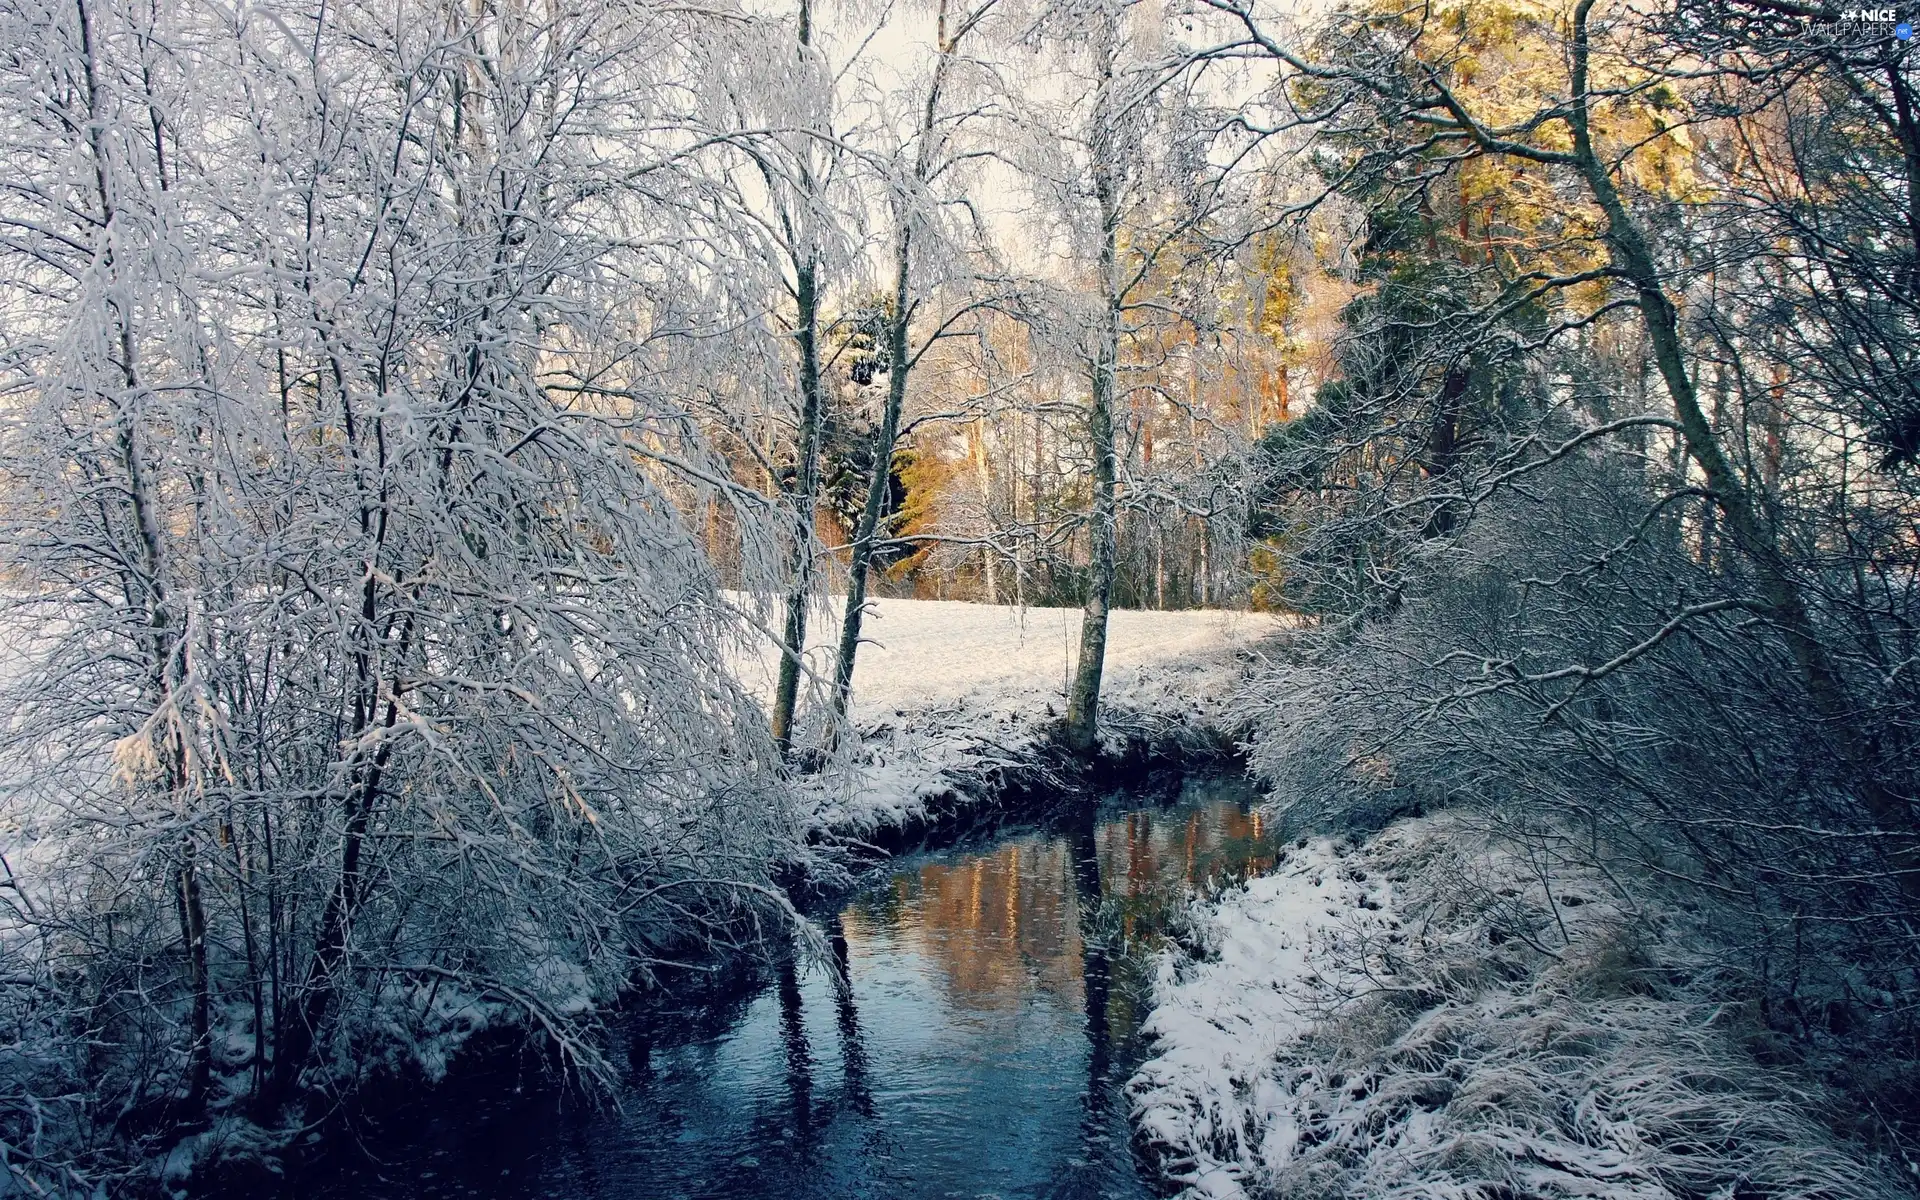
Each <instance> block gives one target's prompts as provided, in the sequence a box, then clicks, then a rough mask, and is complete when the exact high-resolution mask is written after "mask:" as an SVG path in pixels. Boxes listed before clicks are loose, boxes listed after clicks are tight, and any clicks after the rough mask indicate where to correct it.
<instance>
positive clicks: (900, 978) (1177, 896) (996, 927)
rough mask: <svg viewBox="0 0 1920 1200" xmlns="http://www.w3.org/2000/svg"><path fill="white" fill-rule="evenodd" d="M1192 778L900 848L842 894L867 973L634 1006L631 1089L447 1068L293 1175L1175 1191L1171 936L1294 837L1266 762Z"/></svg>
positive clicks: (386, 1183)
mask: <svg viewBox="0 0 1920 1200" xmlns="http://www.w3.org/2000/svg"><path fill="white" fill-rule="evenodd" d="M1173 793H1174V794H1173V795H1172V796H1171V797H1170V798H1169V797H1168V796H1166V795H1165V794H1162V795H1160V796H1158V797H1156V796H1152V795H1148V794H1145V793H1142V792H1137V791H1136V792H1124V793H1121V794H1118V795H1115V796H1111V797H1109V798H1107V799H1106V800H1105V801H1103V802H1102V803H1101V804H1100V805H1098V806H1097V807H1083V808H1081V809H1079V810H1078V811H1076V812H1074V813H1071V814H1069V815H1065V816H1062V817H1060V818H1058V819H1056V820H1054V821H1051V822H1048V823H1046V824H1043V825H1039V826H1034V825H1026V826H1019V827H1010V828H1003V829H1000V830H997V831H995V832H993V833H992V834H990V835H987V836H985V837H980V838H976V839H974V840H972V841H971V842H969V843H968V844H964V845H961V846H956V847H952V848H949V849H945V850H939V851H930V852H922V853H916V854H911V855H906V856H902V857H899V858H895V859H892V860H890V861H888V862H886V863H884V864H882V865H881V866H879V867H877V868H875V869H874V871H873V872H872V873H871V874H870V875H869V876H868V878H867V880H866V882H865V886H863V887H862V888H861V889H859V890H858V891H856V892H854V893H853V894H851V895H850V896H848V897H846V898H845V899H844V900H843V901H842V902H841V903H840V906H839V908H838V909H837V911H833V912H831V913H826V914H822V915H821V916H820V918H819V919H820V920H821V921H822V923H823V924H824V925H825V926H826V928H827V931H828V935H829V942H830V945H831V947H832V952H833V955H834V957H835V958H836V959H838V960H839V961H840V962H841V964H842V965H843V968H844V973H845V977H846V979H847V981H848V983H847V985H846V986H842V985H840V984H839V982H838V981H837V980H836V979H835V977H834V973H833V972H831V971H829V970H826V969H825V968H824V966H822V965H819V964H814V965H811V966H810V965H808V964H806V963H804V962H803V963H799V964H797V965H796V964H788V965H787V966H785V967H783V968H781V969H779V970H776V971H770V972H769V975H770V976H771V977H770V978H768V979H767V980H765V981H763V982H762V984H761V985H760V986H759V987H758V988H757V989H749V990H747V991H745V992H743V993H742V994H739V995H736V996H734V997H732V998H731V999H730V1000H729V1001H727V1002H724V1003H714V1002H708V1003H705V1004H702V1005H696V1006H688V1007H683V1008H679V1009H673V1010H668V1011H665V1012H656V1013H652V1014H649V1015H647V1016H644V1017H636V1018H634V1020H633V1022H632V1025H631V1028H630V1029H629V1030H628V1034H629V1037H630V1039H631V1040H630V1054H629V1064H628V1066H627V1069H626V1070H625V1072H624V1078H623V1081H622V1086H621V1089H620V1094H619V1096H618V1105H617V1108H616V1107H610V1106H606V1105H599V1106H594V1105H589V1104H584V1103H581V1102H580V1101H579V1100H578V1099H576V1098H569V1097H567V1096H564V1095H561V1094H558V1093H557V1092H556V1091H555V1090H554V1089H552V1088H551V1087H539V1086H536V1085H534V1084H532V1083H531V1082H529V1083H527V1084H525V1085H524V1086H521V1085H519V1084H517V1083H516V1082H515V1080H514V1079H513V1078H512V1077H507V1078H504V1079H497V1080H495V1083H494V1086H489V1087H484V1088H477V1087H474V1086H473V1085H472V1084H471V1083H469V1084H467V1085H466V1087H465V1088H464V1089H463V1088H460V1087H456V1088H453V1089H442V1090H441V1092H430V1093H428V1094H426V1095H425V1096H423V1097H422V1099H421V1100H420V1102H419V1105H418V1107H417V1108H414V1109H411V1110H408V1109H402V1110H398V1111H395V1112H393V1113H392V1114H390V1115H389V1116H388V1117H387V1118H385V1119H384V1120H383V1121H382V1122H380V1124H379V1127H377V1128H372V1129H369V1130H368V1131H367V1136H365V1137H364V1138H363V1139H362V1140H361V1142H360V1143H359V1144H358V1146H357V1148H350V1149H346V1150H343V1151H342V1152H339V1153H334V1154H329V1155H328V1156H327V1157H328V1159H329V1160H330V1161H331V1162H332V1163H334V1164H335V1167H334V1170H332V1171H330V1172H328V1173H327V1177H325V1178H319V1177H316V1176H315V1175H314V1174H313V1173H312V1172H305V1173H303V1174H304V1175H305V1177H304V1178H301V1179H290V1180H289V1181H288V1183H289V1184H290V1185H291V1186H292V1188H293V1189H294V1190H297V1191H298V1192H299V1193H300V1194H304V1195H322V1196H336V1197H346V1196H354V1197H365V1198H367V1200H386V1198H392V1200H401V1198H402V1197H406V1198H415V1197H418V1198H421V1200H427V1198H433V1197H485V1198H487V1200H496V1198H497V1200H522V1198H526V1200H531V1198H533V1197H552V1198H554V1200H602V1198H604V1200H615V1198H619V1200H680V1198H685V1200H694V1198H701V1200H707V1198H714V1200H718V1198H727V1200H740V1198H758V1197H782V1198H801V1197H822V1198H825V1197H833V1198H835V1200H847V1198H852V1197H872V1198H874V1200H909V1198H919V1197H928V1198H932V1197H970V1198H971V1197H1006V1198H1009V1200H1011V1198H1013V1197H1036V1198H1038V1197H1047V1198H1056V1197H1058V1198H1065V1197H1074V1198H1089V1200H1090V1198H1093V1197H1103V1198H1104V1197H1148V1196H1152V1195H1155V1194H1156V1192H1155V1189H1154V1187H1153V1186H1152V1183H1151V1181H1150V1179H1149V1178H1148V1176H1147V1174H1146V1173H1145V1172H1143V1170H1142V1166H1141V1164H1140V1163H1139V1162H1138V1161H1137V1160H1136V1155H1135V1153H1134V1151H1133V1149H1132V1145H1131V1140H1130V1136H1129V1132H1130V1131H1129V1126H1128V1119H1127V1116H1128V1114H1127V1105H1126V1098H1125V1095H1124V1093H1123V1090H1122V1089H1123V1086H1124V1084H1125V1082H1126V1079H1127V1077H1128V1076H1129V1075H1130V1074H1131V1073H1132V1072H1133V1070H1134V1068H1135V1067H1136V1066H1137V1065H1138V1064H1139V1062H1140V1061H1141V1058H1142V1056H1143V1054H1144V1051H1145V1047H1144V1046H1143V1045H1142V1044H1141V1042H1142V1039H1141V1038H1140V1037H1139V1034H1138V1027H1139V1022H1140V1020H1141V1019H1142V1017H1144V1015H1145V1012H1146V985H1147V981H1148V977H1149V972H1150V968H1151V962H1152V954H1153V951H1154V950H1155V949H1157V947H1158V945H1159V944H1160V940H1161V938H1162V936H1163V931H1164V930H1165V928H1166V923H1167V921H1168V919H1169V918H1170V917H1172V916H1174V915H1175V914H1177V913H1178V912H1179V911H1180V910H1181V909H1182V907H1183V906H1184V901H1185V897H1186V896H1188V895H1189V894H1191V892H1192V891H1195V890H1204V889H1207V888H1209V887H1212V886H1217V885H1219V884H1221V883H1225V882H1229V881H1237V880H1239V879H1241V878H1245V877H1246V876H1247V875H1248V874H1250V873H1253V872H1255V871H1258V870H1260V869H1263V868H1264V867H1266V866H1269V865H1270V864H1271V862H1272V850H1273V847H1272V845H1271V844H1270V843H1269V840H1268V839H1267V837H1265V836H1264V831H1263V829H1262V827H1261V822H1260V820H1259V818H1258V816H1257V815H1255V814H1252V813H1250V811H1249V801H1250V799H1251V793H1250V791H1249V789H1248V788H1247V786H1246V784H1245V781H1244V780H1241V779H1239V778H1237V777H1235V778H1206V777H1189V778H1187V779H1186V780H1184V781H1182V782H1181V783H1179V784H1178V785H1176V786H1175V788H1174V789H1173ZM448 1091H451V1092H453V1093H454V1094H442V1093H444V1092H448ZM463 1092H464V1093H470V1094H462V1093H463ZM344 1160H352V1161H344Z"/></svg>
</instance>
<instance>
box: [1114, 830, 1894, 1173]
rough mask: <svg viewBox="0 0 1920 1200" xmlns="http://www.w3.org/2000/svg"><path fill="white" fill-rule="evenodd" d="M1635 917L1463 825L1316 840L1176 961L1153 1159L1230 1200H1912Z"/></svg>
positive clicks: (1148, 1077)
mask: <svg viewBox="0 0 1920 1200" xmlns="http://www.w3.org/2000/svg"><path fill="white" fill-rule="evenodd" d="M1615 894H1616V893H1615V892H1614V890H1613V889H1612V888H1611V886H1610V885H1609V881H1608V880H1607V879H1605V878H1602V877H1600V876H1599V875H1598V874H1597V873H1594V872H1590V871H1580V870H1576V869H1570V868H1567V867H1566V866H1565V865H1564V864H1560V863H1555V862H1553V861H1552V859H1551V856H1548V855H1536V854H1531V853H1527V852H1524V851H1522V850H1520V849H1517V848H1516V847H1515V846H1514V844H1512V843H1509V842H1499V843H1496V842H1494V841H1492V840H1491V839H1488V838H1486V837H1485V836H1483V835H1482V834H1480V833H1479V832H1477V831H1476V830H1475V829H1474V828H1473V827H1472V825H1471V823H1470V822H1469V821H1467V820H1466V819H1463V818H1461V817H1459V816H1457V815H1442V816H1438V817H1428V818H1420V819H1414V820H1406V821H1402V822H1399V823H1397V824H1395V825H1393V826H1391V827H1389V828H1388V829H1387V830H1385V831H1384V832H1382V833H1380V834H1378V835H1376V836H1375V837H1374V838H1372V839H1371V840H1369V841H1367V842H1365V843H1363V844H1360V845H1357V846H1354V845H1350V844H1347V843H1342V842H1339V841H1334V840H1329V839H1315V840H1306V839H1303V840H1302V841H1301V842H1299V843H1297V844H1296V845H1295V846H1294V848H1293V849H1291V850H1290V851H1289V852H1288V855H1287V857H1286V859H1285V860H1284V861H1283V862H1282V863H1280V864H1279V866H1277V867H1276V869H1275V870H1274V871H1273V872H1272V873H1270V874H1268V875H1266V876H1263V877H1261V878H1258V879H1255V880H1252V881H1251V882H1249V883H1248V884H1247V885H1246V886H1245V887H1243V888H1239V889H1236V890H1234V891H1232V892H1230V893H1228V894H1227V895H1225V896H1223V897H1221V898H1220V899H1219V900H1218V901H1217V902H1215V903H1214V904H1212V905H1210V906H1207V907H1206V908H1204V909H1203V910H1202V913H1201V917H1200V920H1199V922H1198V927H1199V933H1198V940H1199V941H1200V942H1201V943H1202V945H1201V946H1200V947H1198V948H1197V949H1198V952H1197V953H1195V954H1187V955H1183V954H1180V953H1178V952H1169V953H1168V954H1167V955H1166V957H1165V958H1164V959H1163V961H1162V964H1161V970H1160V975H1159V979H1158V981H1157V983H1156V986H1155V990H1154V1000H1155V1009H1154V1011H1153V1014H1152V1015H1151V1017H1150V1018H1149V1019H1148V1022H1147V1024H1146V1027H1145V1028H1146V1031H1147V1032H1148V1033H1149V1035H1151V1036H1153V1037H1154V1038H1155V1039H1156V1041H1155V1056H1154V1057H1153V1058H1152V1059H1150V1060H1149V1061H1148V1062H1147V1063H1146V1064H1145V1065H1144V1066H1142V1068H1141V1069H1140V1071H1139V1072H1137V1073H1136V1074H1135V1076H1134V1078H1133V1080H1132V1081H1131V1083H1130V1085H1129V1091H1130V1093H1131V1094H1132V1096H1133V1097H1134V1104H1135V1121H1136V1125H1137V1127H1138V1129H1139V1131H1140V1135H1141V1137H1142V1138H1143V1139H1144V1140H1145V1142H1146V1143H1147V1144H1148V1145H1149V1146H1150V1147H1151V1148H1152V1149H1153V1151H1154V1152H1155V1153H1156V1155H1157V1156H1158V1158H1159V1160H1160V1163H1161V1166H1162V1169H1163V1170H1164V1171H1165V1173H1166V1174H1167V1176H1168V1177H1169V1178H1170V1179H1172V1180H1173V1181H1175V1182H1177V1183H1179V1184H1183V1185H1185V1189H1186V1190H1185V1191H1184V1192H1183V1195H1185V1196H1188V1197H1194V1198H1199V1197H1205V1198H1207V1200H1227V1198H1238V1197H1245V1196H1249V1195H1252V1196H1268V1195H1285V1196H1290V1197H1291V1196H1307V1197H1322V1196H1325V1197H1333V1196H1351V1197H1374V1196H1407V1197H1412V1196H1421V1197H1484V1196H1499V1195H1525V1196H1538V1197H1576V1196H1581V1197H1598V1196H1605V1197H1618V1198H1621V1200H1677V1198H1679V1197H1687V1196H1744V1195H1754V1196H1762V1195H1764V1196H1775V1197H1807V1198H1811V1197H1815V1196H1819V1197H1829V1198H1835V1200H1838V1198H1843V1197H1845V1198H1859V1200H1866V1198H1869V1197H1873V1198H1881V1197H1893V1196H1903V1195H1911V1192H1910V1191H1908V1190H1907V1186H1906V1184H1905V1183H1903V1181H1901V1180H1900V1179H1899V1175H1900V1174H1901V1173H1902V1172H1901V1171H1900V1170H1899V1168H1898V1166H1897V1165H1891V1164H1886V1163H1873V1162H1869V1161H1866V1160H1865V1159H1864V1158H1863V1157H1861V1156H1860V1155H1859V1154H1858V1153H1857V1152H1856V1151H1855V1150H1853V1149H1852V1148H1851V1147H1847V1146H1845V1145H1843V1144H1841V1143H1839V1142H1837V1141H1836V1140H1835V1137H1834V1135H1833V1134H1832V1132H1831V1131H1830V1127H1829V1126H1828V1125H1827V1124H1824V1123H1823V1120H1822V1118H1823V1117H1829V1118H1830V1117H1831V1116H1832V1115H1833V1113H1834V1109H1833V1108H1832V1104H1833V1100H1832V1098H1831V1097H1829V1096H1827V1095H1825V1094H1823V1093H1822V1092H1821V1091H1820V1089H1819V1087H1818V1086H1817V1085H1816V1084H1814V1083H1813V1082H1811V1081H1810V1080H1809V1079H1808V1078H1807V1077H1806V1076H1805V1075H1804V1074H1798V1073H1789V1072H1788V1071H1787V1070H1785V1069H1783V1068H1781V1067H1780V1066H1778V1065H1777V1060H1776V1063H1774V1064H1766V1063H1763V1062H1762V1056H1761V1055H1760V1054H1758V1053H1756V1048H1757V1047H1758V1045H1759V1038H1758V1037H1757V1035H1756V1030H1755V1028H1754V1027H1753V1026H1752V1025H1751V1024H1750V1023H1748V1022H1747V1021H1745V1020H1744V1018H1743V1014H1742V1013H1740V1012H1739V1011H1738V1010H1737V1009H1734V1008H1728V1007H1724V1006H1720V1005H1716V1004H1713V1003H1711V1002H1710V1001H1708V1000H1707V999H1706V998H1705V997H1704V996H1703V995H1702V994H1701V993H1699V992H1696V991H1694V990H1693V980H1694V972H1693V971H1692V970H1691V969H1690V968H1691V967H1692V966H1693V965H1694V964H1691V963H1689V962H1688V961H1686V959H1685V956H1684V950H1683V949H1682V948H1683V947H1685V946H1686V945H1688V944H1689V939H1688V937H1687V933H1686V930H1685V928H1684V923H1683V922H1681V921H1680V920H1679V919H1678V918H1677V916H1676V915H1673V914H1669V915H1667V916H1664V917H1663V916H1661V915H1660V914H1656V913H1651V912H1648V911H1645V910H1641V911H1637V912H1633V913H1628V912H1626V911H1623V909H1622V907H1621V906H1618V905H1616V903H1615V902H1614V896H1615Z"/></svg>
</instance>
